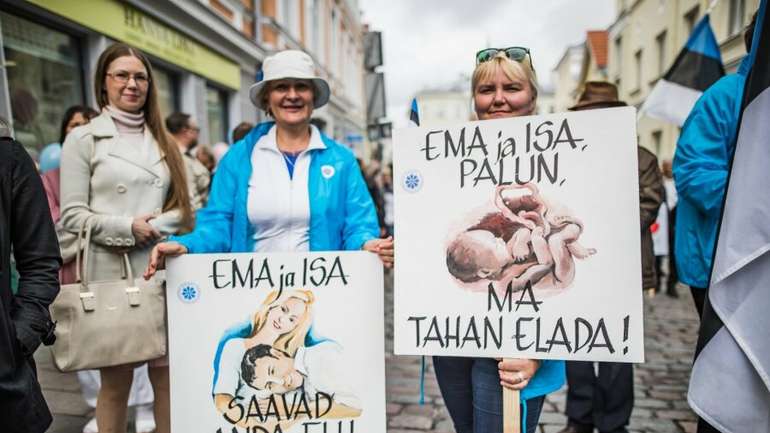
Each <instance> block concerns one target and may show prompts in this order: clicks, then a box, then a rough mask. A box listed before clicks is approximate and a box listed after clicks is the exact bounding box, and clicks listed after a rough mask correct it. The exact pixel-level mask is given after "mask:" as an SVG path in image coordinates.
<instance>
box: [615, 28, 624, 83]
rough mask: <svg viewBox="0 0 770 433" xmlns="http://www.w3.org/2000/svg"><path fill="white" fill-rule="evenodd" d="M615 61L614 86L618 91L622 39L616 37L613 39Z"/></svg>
mask: <svg viewBox="0 0 770 433" xmlns="http://www.w3.org/2000/svg"><path fill="white" fill-rule="evenodd" d="M614 45H615V60H614V63H615V64H616V65H618V71H617V74H618V75H617V77H616V78H615V85H616V86H618V90H620V75H621V74H622V73H623V38H622V37H620V36H618V37H617V38H616V39H615V44H614Z"/></svg>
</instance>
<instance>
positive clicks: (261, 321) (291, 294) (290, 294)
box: [250, 290, 315, 356]
mask: <svg viewBox="0 0 770 433" xmlns="http://www.w3.org/2000/svg"><path fill="white" fill-rule="evenodd" d="M292 298H295V299H299V300H300V301H302V302H304V303H305V312H304V313H302V315H301V316H300V318H299V320H298V321H297V326H295V327H294V329H293V330H291V331H290V332H287V333H285V334H283V335H280V336H279V337H278V339H277V340H275V343H273V347H275V348H276V349H279V350H282V351H284V352H286V353H288V354H289V355H290V356H294V354H295V353H297V349H298V348H299V347H300V346H303V345H304V344H305V336H306V335H307V332H308V330H310V325H311V324H312V322H313V309H312V305H313V302H315V296H314V295H313V292H311V291H310V290H285V291H283V292H281V291H279V290H274V291H272V292H270V293H268V295H267V297H266V298H265V300H264V301H263V302H262V305H261V306H260V307H259V310H257V312H256V313H254V326H253V328H252V331H251V335H250V336H251V337H253V336H254V335H256V333H257V332H259V331H260V330H261V329H262V327H263V326H265V322H266V321H267V314H268V313H269V312H270V310H272V309H273V308H277V307H278V306H280V305H283V304H284V303H285V302H286V301H288V300H289V299H292Z"/></svg>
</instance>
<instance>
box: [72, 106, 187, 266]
mask: <svg viewBox="0 0 770 433" xmlns="http://www.w3.org/2000/svg"><path fill="white" fill-rule="evenodd" d="M144 135H145V139H144V142H143V143H142V144H141V145H140V146H139V147H137V146H135V145H131V144H130V143H127V142H124V141H123V140H121V138H120V135H119V134H118V130H117V128H116V126H115V123H114V122H113V120H112V118H111V117H110V116H109V114H107V113H102V114H101V115H99V116H98V117H96V118H94V119H93V120H91V122H90V123H89V124H87V125H83V126H81V127H78V128H76V129H74V130H73V131H72V132H71V133H70V134H69V135H68V136H67V139H66V140H65V141H64V145H63V147H62V155H61V203H62V205H61V209H62V211H61V222H62V226H63V228H64V230H66V231H68V232H71V233H77V232H78V231H79V230H80V227H81V226H82V224H83V223H84V222H85V221H86V219H87V218H88V217H92V220H91V224H92V226H93V232H92V248H91V252H92V254H91V260H90V265H89V266H90V268H91V271H90V272H89V273H90V276H89V279H90V280H92V281H97V280H110V279H117V278H120V275H121V262H120V260H121V256H120V255H119V254H116V252H117V251H119V250H125V249H129V251H130V252H129V259H130V261H131V268H132V270H133V271H134V276H135V277H136V278H138V277H140V276H141V273H142V272H143V271H144V269H145V268H146V267H147V262H148V259H149V254H150V250H151V247H149V246H148V247H145V248H136V247H135V244H136V241H135V239H134V236H133V233H132V231H131V224H132V222H133V220H134V218H136V217H138V216H142V215H147V214H152V215H155V217H154V218H153V219H151V220H150V224H152V225H153V226H154V227H155V228H156V229H157V230H158V231H159V232H160V233H161V234H162V235H163V236H164V237H165V236H168V235H171V234H174V233H176V232H177V231H178V230H179V227H180V222H181V217H180V212H179V211H177V210H173V211H169V212H165V213H164V212H162V208H163V203H164V202H165V199H166V195H167V194H168V190H169V186H170V182H171V176H170V174H169V170H168V167H167V166H166V164H165V159H164V155H163V153H161V151H160V149H159V148H158V144H157V142H156V141H155V139H154V138H153V136H152V134H151V133H150V131H149V129H147V128H145V131H144Z"/></svg>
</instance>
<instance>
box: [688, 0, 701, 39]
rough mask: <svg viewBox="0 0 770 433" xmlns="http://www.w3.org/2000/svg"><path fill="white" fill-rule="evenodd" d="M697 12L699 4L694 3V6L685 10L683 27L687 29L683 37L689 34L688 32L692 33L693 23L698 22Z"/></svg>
mask: <svg viewBox="0 0 770 433" xmlns="http://www.w3.org/2000/svg"><path fill="white" fill-rule="evenodd" d="M699 12H700V6H698V5H696V6H695V7H693V8H692V9H690V10H689V11H687V13H686V14H684V28H685V30H687V34H686V35H685V39H686V38H688V37H689V36H690V33H692V29H694V28H695V24H696V23H697V22H698V13H699Z"/></svg>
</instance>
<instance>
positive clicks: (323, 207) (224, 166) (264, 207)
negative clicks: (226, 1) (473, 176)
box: [145, 50, 393, 419]
mask: <svg viewBox="0 0 770 433" xmlns="http://www.w3.org/2000/svg"><path fill="white" fill-rule="evenodd" d="M263 71H264V79H263V80H262V81H260V82H259V83H257V84H254V85H253V86H252V87H251V89H250V92H249V94H250V98H251V101H252V102H253V103H254V105H256V106H257V107H259V108H261V109H263V110H265V111H266V112H267V114H268V115H269V116H270V117H272V118H273V120H274V121H271V122H266V123H262V124H260V125H257V126H256V127H254V129H252V130H251V132H249V133H248V134H247V135H246V136H245V137H244V138H243V139H241V140H240V141H238V142H236V143H235V144H233V145H232V146H231V147H230V149H229V150H228V152H227V153H226V154H225V156H224V157H223V158H222V160H221V161H220V163H219V165H218V166H217V172H216V176H214V179H213V183H212V188H211V193H210V195H209V201H208V203H207V204H206V207H204V208H203V209H201V210H199V211H198V212H197V215H196V224H195V230H194V231H193V232H191V233H189V234H186V235H183V236H173V237H171V238H170V240H169V241H168V242H164V243H161V244H158V245H157V246H156V247H155V249H153V251H152V255H151V257H150V263H149V265H148V268H147V271H146V272H145V278H149V277H150V276H151V275H153V274H154V273H155V271H156V269H158V267H159V266H162V264H163V261H164V257H165V256H176V255H180V254H186V253H215V252H249V251H254V252H288V251H334V250H358V249H363V250H366V251H370V252H373V253H376V254H378V255H379V257H380V259H381V260H382V262H383V264H384V265H385V266H388V267H390V266H392V265H393V239H392V238H390V237H389V238H387V239H379V238H378V234H379V232H380V228H379V225H378V222H377V213H376V211H375V208H374V203H373V202H372V198H371V196H370V195H369V191H368V189H367V187H366V183H365V182H364V179H363V176H362V174H361V170H360V169H359V167H358V164H357V162H356V159H355V156H354V155H353V153H352V152H351V151H350V150H349V149H347V148H346V147H344V146H342V145H340V144H338V143H336V142H335V141H334V140H332V139H331V138H329V137H327V136H325V135H323V133H321V131H319V130H318V128H316V127H315V126H313V125H311V124H310V117H311V115H312V113H313V109H315V108H319V107H321V106H323V105H324V104H326V103H327V102H328V101H329V84H328V83H327V82H326V81H325V80H324V79H322V78H319V77H317V76H316V74H315V65H314V64H313V60H312V59H311V58H310V56H309V55H307V54H305V53H303V52H301V51H292V50H289V51H282V52H279V53H277V54H275V55H274V56H271V57H268V58H267V59H266V60H265V63H264V69H263ZM251 333H252V329H251V323H245V324H244V326H243V327H242V333H241V334H239V335H227V336H223V338H222V340H221V341H220V344H219V346H218V348H217V354H216V356H215V359H216V360H218V361H217V363H216V365H215V370H216V371H217V372H218V373H217V374H216V376H215V382H214V388H213V389H214V392H213V394H214V395H213V398H214V404H215V406H216V407H217V409H218V410H219V411H220V413H222V414H223V415H230V416H231V419H237V418H238V416H237V414H231V413H230V412H231V411H232V407H231V405H230V402H232V401H233V399H234V398H236V396H235V395H233V394H234V391H233V390H234V389H239V386H229V387H228V386H226V385H227V384H229V385H233V384H236V383H238V382H239V381H241V380H242V379H241V375H240V360H241V359H242V358H243V354H244V353H245V352H246V350H248V349H249V348H250V347H249V345H250V344H251V342H252V340H253V339H249V336H250V335H251ZM233 359H235V360H237V362H228V361H226V360H233ZM244 386H245V384H244Z"/></svg>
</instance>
